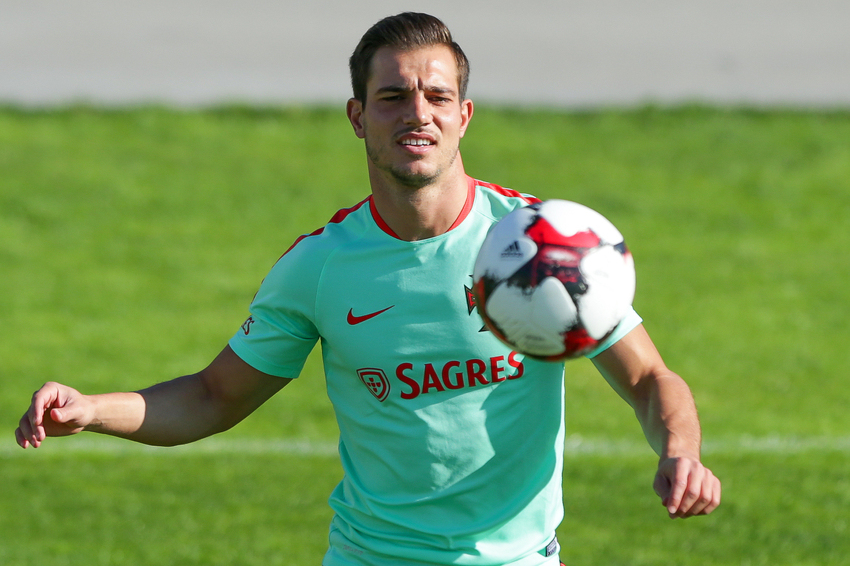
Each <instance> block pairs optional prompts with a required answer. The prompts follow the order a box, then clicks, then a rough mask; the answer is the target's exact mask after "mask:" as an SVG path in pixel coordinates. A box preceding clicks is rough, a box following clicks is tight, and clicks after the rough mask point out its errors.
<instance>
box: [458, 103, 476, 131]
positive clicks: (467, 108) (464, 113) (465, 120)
mask: <svg viewBox="0 0 850 566" xmlns="http://www.w3.org/2000/svg"><path fill="white" fill-rule="evenodd" d="M474 110H475V108H474V105H473V104H472V101H471V100H470V99H468V98H467V99H466V100H464V101H463V102H461V103H460V119H461V122H460V137H463V136H464V134H466V128H468V127H469V121H470V120H472V113H473V111H474Z"/></svg>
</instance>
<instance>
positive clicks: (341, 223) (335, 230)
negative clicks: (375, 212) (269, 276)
mask: <svg viewBox="0 0 850 566" xmlns="http://www.w3.org/2000/svg"><path fill="white" fill-rule="evenodd" d="M370 202H371V197H367V198H365V199H363V200H362V201H360V202H358V203H357V204H355V205H354V206H351V207H348V208H341V209H340V210H338V211H336V212H335V213H334V215H333V216H332V217H331V218H330V220H328V222H327V223H326V224H324V225H323V226H321V227H319V228H317V229H316V230H313V231H312V232H309V233H307V234H302V235H301V236H298V238H296V239H295V241H294V242H293V243H292V245H291V246H289V248H288V249H287V250H286V251H285V252H284V253H283V256H282V257H285V256H287V255H303V254H304V253H305V252H306V253H307V254H308V255H309V254H315V253H320V251H321V250H322V249H326V250H329V249H333V248H335V247H337V246H339V245H341V244H343V243H345V242H347V241H348V240H350V239H351V238H352V237H356V235H359V234H360V233H361V232H362V231H363V229H364V228H365V227H366V226H367V223H366V222H365V221H364V219H365V217H364V213H365V214H369V207H370ZM296 252H297V253H296Z"/></svg>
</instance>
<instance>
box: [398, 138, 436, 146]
mask: <svg viewBox="0 0 850 566" xmlns="http://www.w3.org/2000/svg"><path fill="white" fill-rule="evenodd" d="M399 143H401V145H434V142H433V141H431V140H426V139H421V138H417V139H404V140H401V142H399Z"/></svg>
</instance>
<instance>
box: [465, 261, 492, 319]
mask: <svg viewBox="0 0 850 566" xmlns="http://www.w3.org/2000/svg"><path fill="white" fill-rule="evenodd" d="M469 277H470V278H472V275H470V276H469ZM463 294H464V296H465V297H466V310H467V314H469V316H472V311H474V310H475V309H476V308H478V305H477V304H476V302H475V293H473V292H472V289H471V288H470V287H467V286H466V285H464V286H463ZM478 332H489V329H488V328H487V325H486V324H483V325H482V326H481V330H479V331H478Z"/></svg>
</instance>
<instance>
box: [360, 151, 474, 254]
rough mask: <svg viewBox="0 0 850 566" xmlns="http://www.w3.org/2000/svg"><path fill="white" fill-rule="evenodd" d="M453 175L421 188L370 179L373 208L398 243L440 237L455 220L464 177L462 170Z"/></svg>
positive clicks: (464, 196)
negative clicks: (399, 240) (398, 239)
mask: <svg viewBox="0 0 850 566" xmlns="http://www.w3.org/2000/svg"><path fill="white" fill-rule="evenodd" d="M456 171H457V172H456V173H455V174H452V175H446V176H445V177H446V178H444V179H441V180H440V181H439V182H435V183H432V184H429V185H426V186H423V187H407V186H403V185H400V184H398V183H393V184H387V183H381V182H376V181H378V180H377V179H374V178H372V179H371V180H372V198H373V200H374V202H375V207H376V208H377V210H378V213H379V214H380V215H381V218H382V219H383V220H384V222H386V223H387V225H388V226H389V227H390V228H391V229H392V230H393V232H395V233H396V235H397V236H398V237H399V238H401V239H402V240H407V241H409V242H413V241H416V240H425V239H427V238H433V237H434V236H439V235H440V234H444V233H446V232H447V231H448V230H449V228H451V227H452V225H453V224H454V222H455V220H457V218H458V216H459V215H460V213H461V211H462V210H463V207H464V205H465V204H466V199H467V193H468V181H467V176H466V173H464V171H463V168H462V167H458V168H457V170H456ZM370 177H371V175H370Z"/></svg>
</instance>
